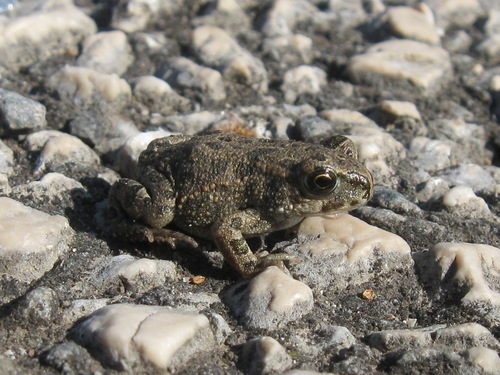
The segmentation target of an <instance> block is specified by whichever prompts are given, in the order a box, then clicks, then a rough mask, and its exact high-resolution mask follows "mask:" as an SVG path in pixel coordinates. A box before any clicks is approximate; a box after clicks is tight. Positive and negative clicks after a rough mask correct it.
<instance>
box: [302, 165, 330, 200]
mask: <svg viewBox="0 0 500 375" xmlns="http://www.w3.org/2000/svg"><path fill="white" fill-rule="evenodd" d="M304 182H305V185H306V188H307V190H309V193H311V194H313V195H319V196H324V195H328V194H330V193H331V192H332V191H334V190H335V189H336V188H337V186H338V180H337V175H336V174H335V172H334V171H332V170H331V169H330V168H320V169H316V170H315V171H314V172H312V173H310V174H308V175H307V176H306V178H305V181H304Z"/></svg>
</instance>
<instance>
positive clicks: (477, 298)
mask: <svg viewBox="0 0 500 375" xmlns="http://www.w3.org/2000/svg"><path fill="white" fill-rule="evenodd" d="M415 263H416V265H417V270H418V273H419V274H420V278H421V279H422V280H424V281H425V283H427V285H429V286H430V287H432V288H438V287H439V288H440V290H442V293H450V294H452V293H453V292H454V290H456V289H457V288H459V290H460V295H463V297H462V299H461V302H462V304H465V305H472V306H474V304H478V303H487V304H491V305H494V306H498V305H500V279H499V277H498V275H499V267H498V265H500V249H498V248H496V247H493V246H489V245H483V244H471V243H447V242H441V243H438V244H437V245H435V246H434V247H432V248H431V249H430V251H428V252H426V253H421V254H420V255H418V256H416V257H415ZM437 270H439V271H437ZM450 272H451V274H450Z"/></svg>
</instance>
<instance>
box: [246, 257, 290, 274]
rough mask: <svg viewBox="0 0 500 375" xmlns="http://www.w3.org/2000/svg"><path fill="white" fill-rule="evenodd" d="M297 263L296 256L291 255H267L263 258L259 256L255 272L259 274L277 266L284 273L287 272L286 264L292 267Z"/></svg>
mask: <svg viewBox="0 0 500 375" xmlns="http://www.w3.org/2000/svg"><path fill="white" fill-rule="evenodd" d="M296 262H297V258H296V257H295V255H291V254H283V253H282V254H265V255H261V256H259V254H257V265H256V266H255V268H256V270H255V271H256V273H258V272H261V271H263V270H264V269H266V268H267V267H270V266H276V267H278V268H279V269H281V270H283V271H284V270H286V267H285V264H287V265H290V264H295V263H296Z"/></svg>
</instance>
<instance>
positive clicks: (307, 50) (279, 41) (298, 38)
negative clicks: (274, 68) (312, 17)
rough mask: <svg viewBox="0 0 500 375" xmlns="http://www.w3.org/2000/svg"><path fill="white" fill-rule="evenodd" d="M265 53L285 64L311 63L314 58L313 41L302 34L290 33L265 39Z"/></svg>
mask: <svg viewBox="0 0 500 375" xmlns="http://www.w3.org/2000/svg"><path fill="white" fill-rule="evenodd" d="M262 50H263V52H264V54H265V55H267V56H269V57H270V58H271V59H272V60H274V61H277V62H279V63H280V64H281V65H284V66H297V65H302V64H310V63H311V62H312V59H313V41H312V39H311V38H309V37H307V36H305V35H301V34H290V35H284V36H278V37H275V38H267V39H264V44H263V46H262Z"/></svg>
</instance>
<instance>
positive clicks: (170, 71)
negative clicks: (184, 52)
mask: <svg viewBox="0 0 500 375" xmlns="http://www.w3.org/2000/svg"><path fill="white" fill-rule="evenodd" d="M158 76H159V77H161V78H162V79H164V80H165V81H167V82H168V83H169V84H170V85H172V86H173V87H175V88H180V89H182V90H194V91H196V92H198V94H199V96H200V99H201V101H202V102H211V101H213V102H219V101H222V100H225V99H226V90H225V88H224V82H223V80H222V75H221V74H220V73H219V72H218V71H217V70H214V69H210V68H207V67H204V66H201V65H198V64H196V63H195V62H193V61H191V60H189V59H186V58H184V57H176V58H172V59H171V60H169V62H168V63H167V64H165V66H163V67H162V69H160V72H158Z"/></svg>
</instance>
